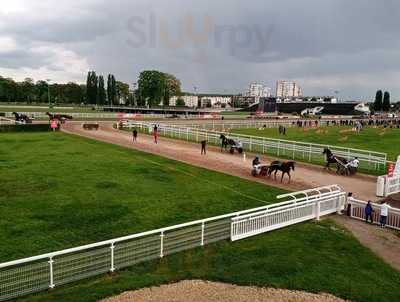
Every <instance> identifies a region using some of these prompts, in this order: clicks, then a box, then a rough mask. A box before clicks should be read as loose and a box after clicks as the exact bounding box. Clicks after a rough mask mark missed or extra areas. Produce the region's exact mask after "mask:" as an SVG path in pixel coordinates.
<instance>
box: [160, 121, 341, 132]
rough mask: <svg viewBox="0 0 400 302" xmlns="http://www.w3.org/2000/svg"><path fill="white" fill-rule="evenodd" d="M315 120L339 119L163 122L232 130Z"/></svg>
mask: <svg viewBox="0 0 400 302" xmlns="http://www.w3.org/2000/svg"><path fill="white" fill-rule="evenodd" d="M315 121H317V123H318V126H327V125H332V126H333V125H334V122H337V120H327V119H323V120H322V119H321V120H303V119H278V120H272V119H271V120H243V121H229V120H224V121H221V120H209V121H207V120H204V121H202V122H201V123H199V122H197V123H195V122H192V121H181V122H179V123H176V122H175V121H170V122H168V121H165V122H163V123H166V124H169V125H172V126H177V127H187V128H197V129H203V130H219V131H230V130H232V129H248V128H276V127H278V126H284V127H295V126H297V122H302V123H307V126H310V123H311V126H316V124H315Z"/></svg>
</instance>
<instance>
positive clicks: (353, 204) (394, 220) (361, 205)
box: [347, 198, 400, 230]
mask: <svg viewBox="0 0 400 302" xmlns="http://www.w3.org/2000/svg"><path fill="white" fill-rule="evenodd" d="M347 202H348V204H349V205H350V216H351V217H352V218H355V219H359V220H365V218H366V217H365V206H366V205H367V202H366V201H362V200H357V199H354V198H348V200H347ZM371 204H372V208H373V209H374V212H373V214H372V218H373V223H374V224H379V219H380V214H381V205H379V204H376V203H371ZM386 227H389V228H392V229H396V230H400V209H397V208H391V209H389V212H388V217H387V220H386Z"/></svg>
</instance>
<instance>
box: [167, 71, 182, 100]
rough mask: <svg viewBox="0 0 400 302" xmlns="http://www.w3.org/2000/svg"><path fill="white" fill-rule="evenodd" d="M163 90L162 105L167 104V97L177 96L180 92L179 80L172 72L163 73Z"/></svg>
mask: <svg viewBox="0 0 400 302" xmlns="http://www.w3.org/2000/svg"><path fill="white" fill-rule="evenodd" d="M163 75H164V81H165V84H164V85H165V91H164V95H163V104H164V106H169V99H170V98H171V97H172V96H179V95H180V94H181V82H180V81H179V80H178V79H177V78H176V77H175V76H173V75H172V74H169V73H164V74H163Z"/></svg>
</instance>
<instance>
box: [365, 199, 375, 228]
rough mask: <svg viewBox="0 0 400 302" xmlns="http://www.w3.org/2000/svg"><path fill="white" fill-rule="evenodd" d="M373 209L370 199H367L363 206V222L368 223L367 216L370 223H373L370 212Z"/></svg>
mask: <svg viewBox="0 0 400 302" xmlns="http://www.w3.org/2000/svg"><path fill="white" fill-rule="evenodd" d="M373 212H374V209H373V208H372V204H371V200H368V203H367V205H366V206H365V222H366V223H368V218H369V219H370V220H371V223H374V219H373V218H372V213H373Z"/></svg>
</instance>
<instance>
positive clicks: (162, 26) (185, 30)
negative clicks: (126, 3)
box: [127, 13, 274, 61]
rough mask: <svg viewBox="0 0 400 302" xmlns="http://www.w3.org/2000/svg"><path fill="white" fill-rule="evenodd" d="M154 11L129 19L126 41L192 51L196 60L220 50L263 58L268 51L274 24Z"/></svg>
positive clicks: (244, 56)
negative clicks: (171, 16)
mask: <svg viewBox="0 0 400 302" xmlns="http://www.w3.org/2000/svg"><path fill="white" fill-rule="evenodd" d="M173 20H174V21H172V19H168V18H166V17H162V16H157V15H156V14H155V13H150V14H149V15H147V16H145V17H143V16H133V17H130V18H129V19H128V21H127V30H128V32H129V34H130V36H129V37H128V39H127V42H128V44H129V45H130V46H132V47H135V48H163V49H166V50H170V51H178V50H184V49H187V50H193V51H194V59H199V60H200V61H202V60H206V59H207V53H208V52H209V51H212V50H213V49H214V50H215V49H221V50H223V51H224V52H225V53H227V54H228V55H230V56H235V57H239V58H242V59H244V60H245V59H246V58H248V59H251V60H257V59H261V58H262V57H263V56H264V55H265V53H266V52H267V49H268V45H269V43H270V40H271V36H272V35H273V32H274V26H273V25H267V26H260V25H258V24H253V25H247V24H231V25H227V24H225V25H224V24H217V23H216V22H215V20H214V19H213V18H212V17H210V16H207V15H204V16H200V17H195V16H194V15H193V14H190V13H187V14H184V15H182V16H180V17H179V18H177V19H173Z"/></svg>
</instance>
